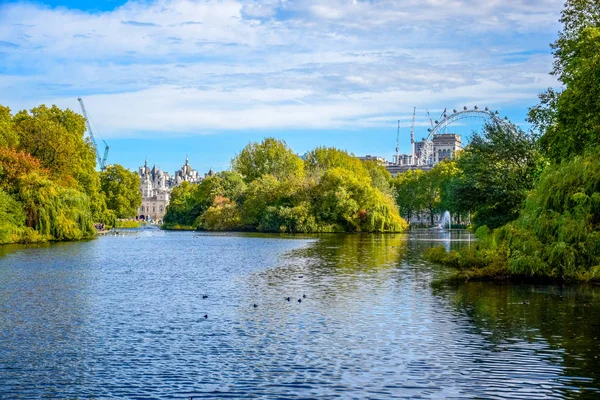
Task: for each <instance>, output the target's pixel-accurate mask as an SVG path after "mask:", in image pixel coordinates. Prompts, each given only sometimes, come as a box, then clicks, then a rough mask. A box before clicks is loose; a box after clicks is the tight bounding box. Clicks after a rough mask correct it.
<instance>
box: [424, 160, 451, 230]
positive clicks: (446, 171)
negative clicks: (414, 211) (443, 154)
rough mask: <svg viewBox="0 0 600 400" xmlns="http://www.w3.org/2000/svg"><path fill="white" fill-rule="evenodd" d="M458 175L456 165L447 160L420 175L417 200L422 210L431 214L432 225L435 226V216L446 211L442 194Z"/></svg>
mask: <svg viewBox="0 0 600 400" xmlns="http://www.w3.org/2000/svg"><path fill="white" fill-rule="evenodd" d="M457 174H458V168H457V167H456V164H455V163H454V162H453V161H451V160H446V161H442V162H440V163H438V164H436V165H435V166H434V167H433V168H432V169H431V170H429V171H427V172H426V173H424V174H422V175H420V177H419V179H418V180H417V191H418V192H419V196H417V199H418V200H419V201H421V202H422V203H421V209H422V210H423V211H425V212H427V213H428V214H429V221H430V223H431V225H433V221H434V216H435V214H436V213H440V212H443V211H445V210H444V208H443V206H444V202H443V201H442V193H443V191H444V188H446V187H447V185H448V183H449V182H450V181H451V180H452V179H453V178H454V177H455V176H456V175H457Z"/></svg>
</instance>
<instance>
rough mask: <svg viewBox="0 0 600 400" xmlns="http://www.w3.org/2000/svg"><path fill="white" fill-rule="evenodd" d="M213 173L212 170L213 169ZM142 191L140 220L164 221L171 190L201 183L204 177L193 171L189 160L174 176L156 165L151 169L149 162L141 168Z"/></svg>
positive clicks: (186, 159)
mask: <svg viewBox="0 0 600 400" xmlns="http://www.w3.org/2000/svg"><path fill="white" fill-rule="evenodd" d="M211 171H212V169H211ZM138 173H139V175H140V191H141V192H142V205H141V206H140V208H138V219H142V220H153V221H162V219H163V217H164V216H165V214H166V212H167V206H168V205H169V201H170V199H171V190H173V188H174V187H175V186H179V185H180V184H181V183H182V182H190V183H200V182H201V181H202V179H203V178H202V177H201V176H200V174H199V173H198V171H196V170H195V169H193V168H192V167H191V165H190V163H189V159H188V158H187V157H186V158H185V164H184V165H183V166H182V167H181V169H180V170H179V171H176V172H175V174H174V175H173V176H170V175H169V174H168V173H167V172H163V171H161V170H160V168H157V167H156V165H154V166H153V167H152V169H150V167H148V160H146V162H145V164H144V166H143V167H140V168H139V171H138Z"/></svg>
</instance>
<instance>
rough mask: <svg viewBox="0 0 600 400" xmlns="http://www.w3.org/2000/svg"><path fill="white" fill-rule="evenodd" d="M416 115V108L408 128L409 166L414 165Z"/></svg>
mask: <svg viewBox="0 0 600 400" xmlns="http://www.w3.org/2000/svg"><path fill="white" fill-rule="evenodd" d="M416 115H417V107H415V108H414V109H413V118H412V124H411V127H410V147H411V159H410V162H411V164H415V117H416Z"/></svg>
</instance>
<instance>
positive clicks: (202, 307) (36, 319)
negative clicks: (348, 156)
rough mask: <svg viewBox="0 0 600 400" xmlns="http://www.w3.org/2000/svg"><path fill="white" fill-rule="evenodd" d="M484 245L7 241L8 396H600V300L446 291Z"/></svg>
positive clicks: (331, 239)
mask: <svg viewBox="0 0 600 400" xmlns="http://www.w3.org/2000/svg"><path fill="white" fill-rule="evenodd" d="M470 239H471V238H470V237H469V236H468V235H467V234H465V233H461V232H453V233H452V235H450V234H449V233H422V234H410V235H347V236H337V235H327V236H320V237H300V238H299V237H291V236H259V235H207V234H198V233H173V232H160V231H135V232H131V233H127V234H125V235H124V236H117V237H115V236H112V237H103V238H99V239H97V240H94V241H90V242H81V243H64V244H55V245H45V246H37V247H27V248H25V247H19V246H5V247H0V398H11V399H13V398H42V397H45V398H86V399H87V398H96V399H99V398H137V399H142V398H143V399H151V398H189V397H195V398H218V397H224V398H241V397H244V398H269V399H275V398H280V399H294V398H328V399H329V398H336V397H339V398H361V399H362V398H373V399H375V398H377V399H390V398H409V397H414V398H527V399H532V398H582V399H583V398H590V399H591V398H600V360H599V358H598V357H599V355H600V340H599V339H600V337H599V336H600V288H598V287H593V286H585V287H583V286H576V287H557V286H531V285H523V286H521V285H497V284H479V283H467V284H463V285H459V286H444V285H441V286H440V285H433V286H432V285H431V282H432V280H434V279H436V278H439V277H442V276H444V275H445V274H447V273H448V271H447V270H446V269H444V268H442V267H436V266H433V265H431V264H429V263H427V262H425V261H423V259H422V257H421V253H422V251H423V250H424V249H425V248H427V247H430V246H433V245H439V244H442V245H444V246H446V247H447V248H449V247H459V246H465V245H469V242H470ZM303 295H306V297H303ZM203 296H208V297H207V298H205V299H203ZM288 296H289V297H290V301H289V302H288V301H287V300H286V297H288ZM299 299H301V300H302V302H298V300H299ZM254 304H256V305H257V307H256V308H255V307H254ZM205 314H206V315H208V318H204V315H205Z"/></svg>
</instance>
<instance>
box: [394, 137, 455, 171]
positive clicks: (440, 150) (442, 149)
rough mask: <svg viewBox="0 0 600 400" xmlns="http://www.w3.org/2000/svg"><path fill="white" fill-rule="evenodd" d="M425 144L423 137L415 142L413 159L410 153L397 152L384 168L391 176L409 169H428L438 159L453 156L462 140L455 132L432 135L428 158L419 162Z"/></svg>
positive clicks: (437, 161) (438, 160)
mask: <svg viewBox="0 0 600 400" xmlns="http://www.w3.org/2000/svg"><path fill="white" fill-rule="evenodd" d="M426 145H427V142H426V140H425V139H423V140H422V141H420V142H415V143H414V146H415V152H414V153H415V157H414V159H413V155H412V154H399V155H398V157H394V161H395V162H394V163H388V164H386V169H387V170H388V171H389V172H390V174H392V175H393V176H395V175H398V174H401V173H403V172H406V171H408V170H411V169H422V170H425V171H428V170H430V169H431V168H433V166H434V165H436V164H437V163H439V162H440V161H443V160H446V159H452V158H454V157H455V155H456V152H457V151H460V150H461V149H462V140H461V138H460V135H457V134H455V133H440V134H436V135H433V138H432V139H431V144H429V146H431V147H430V148H431V152H430V154H429V158H428V160H427V161H426V163H424V164H419V163H418V162H417V160H419V159H420V157H421V154H422V151H423V148H424V147H425V146H426Z"/></svg>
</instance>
